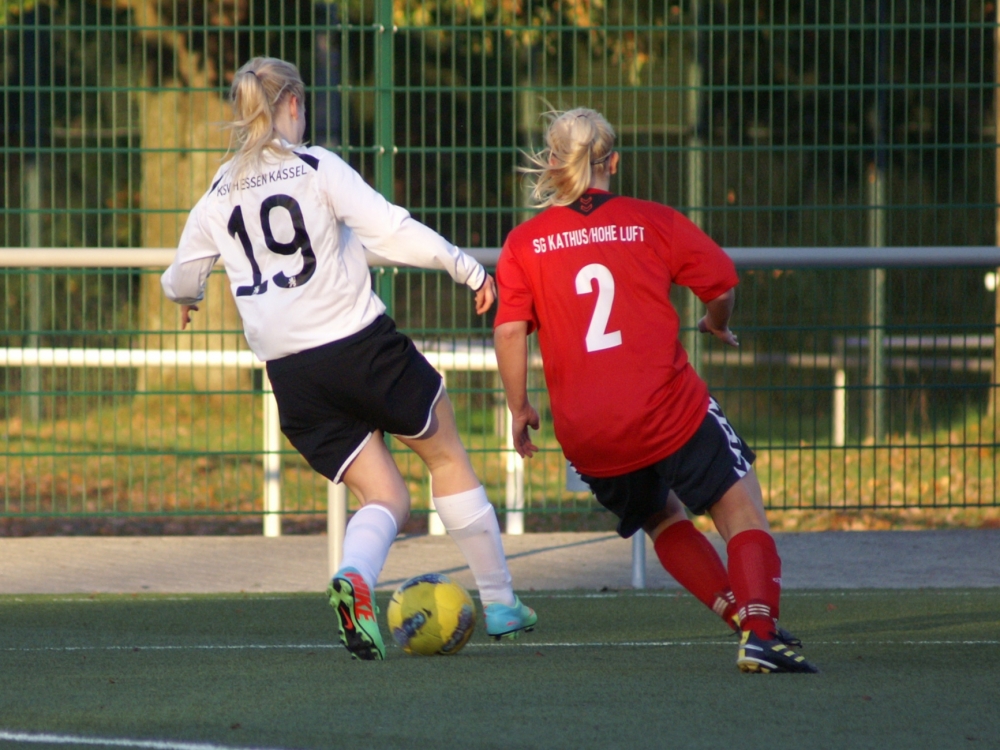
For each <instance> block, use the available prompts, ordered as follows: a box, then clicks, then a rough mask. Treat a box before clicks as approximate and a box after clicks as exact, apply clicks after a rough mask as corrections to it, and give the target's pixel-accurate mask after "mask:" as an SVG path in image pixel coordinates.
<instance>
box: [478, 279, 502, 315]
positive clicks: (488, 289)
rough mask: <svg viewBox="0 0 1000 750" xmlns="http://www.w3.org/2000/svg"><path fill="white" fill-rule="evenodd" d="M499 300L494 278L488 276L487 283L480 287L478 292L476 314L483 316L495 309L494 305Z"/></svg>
mask: <svg viewBox="0 0 1000 750" xmlns="http://www.w3.org/2000/svg"><path fill="white" fill-rule="evenodd" d="M496 298H497V285H496V282H495V281H493V277H492V276H490V275H489V274H486V281H484V282H483V285H482V286H481V287H479V291H478V292H476V313H477V314H479V315H483V314H485V313H486V311H487V310H489V309H490V308H491V307H493V303H494V302H495V301H496Z"/></svg>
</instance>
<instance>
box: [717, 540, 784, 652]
mask: <svg viewBox="0 0 1000 750" xmlns="http://www.w3.org/2000/svg"><path fill="white" fill-rule="evenodd" d="M727 551H728V552H729V581H730V583H731V584H732V586H733V593H734V594H735V595H736V604H737V605H738V606H739V611H740V627H741V628H742V629H743V630H752V631H753V632H754V633H755V634H756V635H757V636H758V637H760V638H764V639H770V638H773V637H774V621H775V620H776V619H778V604H779V600H780V599H781V558H780V557H778V548H777V547H775V546H774V538H773V537H772V536H771V535H770V534H769V533H767V532H766V531H760V530H759V529H750V530H748V531H741V532H740V533H739V534H737V535H736V536H734V537H733V538H732V539H730V540H729V545H728V546H727Z"/></svg>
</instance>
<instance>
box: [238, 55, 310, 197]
mask: <svg viewBox="0 0 1000 750" xmlns="http://www.w3.org/2000/svg"><path fill="white" fill-rule="evenodd" d="M289 96H294V97H296V98H297V99H298V100H299V101H300V102H304V100H305V84H303V83H302V76H300V75H299V70H298V68H296V67H295V66H294V65H292V64H291V63H289V62H285V61H284V60H279V59H277V58H274V57H255V58H253V59H252V60H250V61H249V62H248V63H246V64H245V65H244V66H243V67H241V68H240V69H239V70H238V71H236V75H235V76H234V77H233V85H232V87H231V88H230V89H229V101H230V103H231V104H232V106H233V121H232V122H231V123H230V124H229V127H230V128H232V131H233V146H234V147H235V149H236V153H235V154H234V156H233V158H232V164H231V166H230V170H229V174H230V175H231V176H232V178H233V181H234V182H235V183H238V182H239V180H240V178H241V177H243V176H244V175H246V174H247V173H248V172H252V171H255V170H258V169H260V165H261V162H262V161H263V158H264V152H265V151H271V152H274V153H276V154H278V155H281V156H284V155H287V154H288V153H289V150H288V148H286V147H285V146H283V145H281V142H280V141H277V140H276V139H277V138H278V133H277V131H276V130H275V127H274V115H275V112H276V111H277V108H278V105H280V104H281V102H282V101H283V100H284V99H286V98H287V97H289ZM299 145H301V144H298V143H293V144H292V146H299Z"/></svg>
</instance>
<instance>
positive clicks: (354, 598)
mask: <svg viewBox="0 0 1000 750" xmlns="http://www.w3.org/2000/svg"><path fill="white" fill-rule="evenodd" d="M342 479H343V481H344V483H345V484H346V485H347V486H348V487H349V488H350V490H351V492H352V493H354V496H355V497H357V498H358V500H359V501H360V502H361V506H362V507H361V509H360V510H359V511H358V512H357V513H355V514H354V516H353V517H352V518H351V522H350V523H349V524H348V525H347V532H346V533H345V534H344V559H343V561H342V562H341V567H340V569H339V570H338V571H337V573H336V574H335V575H334V576H333V579H332V580H331V581H330V586H329V588H328V589H327V594H328V595H329V597H330V604H331V605H332V606H333V608H334V609H335V610H336V611H337V617H338V619H339V622H340V639H341V641H342V642H343V644H344V645H345V646H346V647H347V650H348V651H350V652H351V655H352V656H353V657H354V658H356V659H363V660H366V661H371V660H379V659H383V658H385V646H384V644H383V641H382V635H381V633H380V632H379V628H378V621H377V619H376V617H375V615H376V612H377V609H376V607H375V600H374V596H373V592H374V590H375V584H376V582H377V581H378V577H379V574H380V573H381V572H382V566H383V565H385V560H386V557H388V555H389V547H390V546H391V545H392V542H393V540H394V539H395V538H396V533H397V531H398V529H399V528H400V527H401V526H402V525H403V524H404V523H406V519H407V517H408V516H409V512H410V495H409V493H408V492H407V490H406V485H405V484H404V482H403V478H402V476H401V475H400V473H399V469H398V468H397V467H396V462H395V461H394V460H393V458H392V454H391V453H389V450H388V448H386V446H385V443H384V442H383V440H382V434H381V433H380V432H376V433H375V434H373V435H372V436H371V437H370V438H369V440H368V442H367V443H366V444H365V445H364V447H363V448H362V449H361V451H360V452H359V453H358V455H357V456H355V458H354V460H353V461H352V462H351V465H350V466H349V467H348V468H347V470H346V471H345V472H344V474H343V477H342Z"/></svg>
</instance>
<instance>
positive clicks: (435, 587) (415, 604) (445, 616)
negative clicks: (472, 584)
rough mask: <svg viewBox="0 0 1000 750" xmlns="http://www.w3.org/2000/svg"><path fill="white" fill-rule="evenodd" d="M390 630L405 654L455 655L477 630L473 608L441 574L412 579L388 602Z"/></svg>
mask: <svg viewBox="0 0 1000 750" xmlns="http://www.w3.org/2000/svg"><path fill="white" fill-rule="evenodd" d="M388 620H389V630H391V631H392V637H393V639H395V641H396V643H398V644H399V645H400V647H402V649H403V650H404V651H405V652H406V653H408V654H420V655H423V656H434V655H444V656H448V655H451V654H457V653H458V652H459V651H461V650H462V647H463V646H464V645H465V644H466V643H468V641H469V638H470V637H471V636H472V631H473V630H474V629H475V627H476V606H475V604H473V602H472V597H470V596H469V592H467V591H466V590H465V589H464V588H462V586H461V585H459V584H458V583H456V582H455V581H453V580H451V579H450V578H449V577H448V576H446V575H441V574H440V573H425V574H424V575H420V576H416V577H415V578H411V579H410V580H408V581H407V582H406V583H404V584H403V585H402V586H400V587H399V588H398V589H396V593H394V594H393V595H392V599H391V600H390V601H389V611H388Z"/></svg>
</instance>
